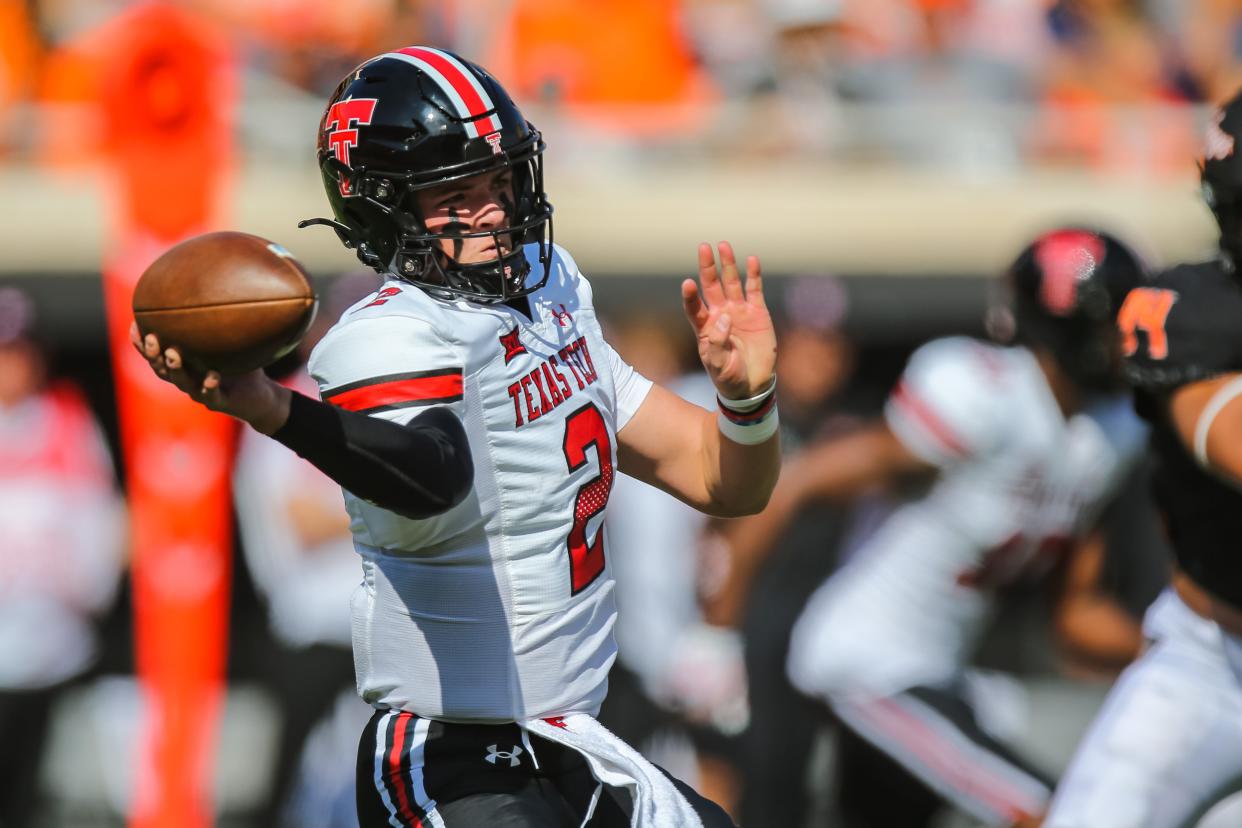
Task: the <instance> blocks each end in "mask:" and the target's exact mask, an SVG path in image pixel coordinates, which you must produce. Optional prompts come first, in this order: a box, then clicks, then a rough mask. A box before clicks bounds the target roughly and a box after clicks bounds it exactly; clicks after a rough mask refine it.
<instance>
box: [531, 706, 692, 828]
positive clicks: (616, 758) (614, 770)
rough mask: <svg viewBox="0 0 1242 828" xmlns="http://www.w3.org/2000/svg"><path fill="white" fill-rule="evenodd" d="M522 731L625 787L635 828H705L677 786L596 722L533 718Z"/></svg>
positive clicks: (578, 717)
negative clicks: (576, 757)
mask: <svg viewBox="0 0 1242 828" xmlns="http://www.w3.org/2000/svg"><path fill="white" fill-rule="evenodd" d="M522 727H524V728H525V729H526V730H528V731H530V732H531V733H534V734H535V735H536V736H540V737H542V738H544V739H547V740H548V741H549V742H556V743H557V744H560V745H565V746H566V747H570V748H573V749H574V750H576V751H577V752H578V753H580V754H582V756H583V757H584V758H585V759H586V760H587V764H588V765H589V766H590V768H591V773H592V774H594V776H595V778H596V779H598V780H599V781H600V782H602V783H603V784H605V785H611V786H613V787H616V788H625V789H626V790H627V791H628V792H629V794H630V799H631V801H632V802H633V805H634V810H633V813H632V815H631V819H630V825H631V826H632V828H703V823H702V821H700V820H699V816H698V814H696V813H695V812H694V808H692V807H691V806H690V803H689V802H688V801H687V800H686V798H685V797H684V796H682V795H681V792H680V791H678V790H677V788H676V786H675V785H673V783H672V781H671V780H670V779H669V778H668V777H667V776H665V775H664V774H663V773H662V772H661V771H660V769H659V768H657V767H656V766H655V765H653V764H651V763H650V762H648V761H647V760H646V759H645V758H643V756H642V754H640V753H639V752H638V751H636V750H634V748H632V747H630V746H629V745H627V744H626V743H625V742H623V741H622V740H621V739H620V738H619V737H618V736H617V735H616V734H614V733H613V732H612V731H610V730H609V729H608V728H606V727H604V726H603V725H602V724H600V723H599V722H598V721H596V720H595V719H594V718H593V717H591V716H588V715H586V714H585V713H571V714H569V715H567V716H557V717H555V718H552V719H530V720H528V721H526V722H523V723H522ZM584 824H585V823H584Z"/></svg>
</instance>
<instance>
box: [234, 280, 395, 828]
mask: <svg viewBox="0 0 1242 828" xmlns="http://www.w3.org/2000/svg"><path fill="white" fill-rule="evenodd" d="M379 285H380V279H379V277H378V276H377V275H376V274H375V273H374V272H373V271H361V272H355V273H347V274H344V275H342V276H339V277H337V278H336V279H335V280H333V282H332V284H331V286H330V287H328V288H327V289H326V290H325V291H323V297H322V299H321V301H320V307H319V313H318V315H317V316H316V318H315V321H314V322H313V323H312V325H311V329H310V330H309V331H308V332H307V334H306V337H305V338H304V339H303V340H302V342H301V343H300V344H299V345H298V347H297V349H296V350H295V351H294V352H293V353H292V354H290V355H289V356H288V357H286V358H284V359H282V360H281V361H280V362H278V363H277V364H275V365H273V366H271V367H270V368H269V369H268V374H270V375H271V376H273V377H276V378H277V379H279V380H280V381H281V382H282V383H283V384H285V385H286V386H288V387H289V388H290V389H293V390H295V391H297V392H299V393H302V394H308V395H315V394H317V393H318V390H317V388H316V386H315V381H314V380H313V379H311V376H310V374H309V373H307V370H306V360H307V358H308V357H309V356H310V353H311V350H312V349H313V348H314V347H315V345H316V344H317V343H318V342H319V340H320V339H322V338H323V335H324V334H325V333H327V331H328V328H330V327H331V326H332V325H333V324H334V323H335V321H336V319H337V318H338V317H340V315H341V313H342V312H343V311H344V310H345V309H346V308H348V307H349V306H350V305H352V304H354V303H355V302H357V301H358V300H359V299H361V298H362V297H363V296H366V295H368V294H370V293H374V292H375V291H376V290H377V289H378V288H379ZM233 494H234V500H235V503H236V509H237V521H238V531H239V532H240V540H241V545H242V550H243V552H244V553H245V561H246V565H247V567H248V568H249V571H250V577H251V580H252V581H253V582H254V584H255V586H256V588H257V589H258V591H259V592H260V594H261V595H262V596H263V599H264V602H265V604H266V609H267V614H268V620H269V624H270V627H271V632H272V636H273V638H274V639H275V643H276V646H275V647H273V648H272V649H270V650H269V651H267V652H265V653H264V654H263V656H262V659H261V660H262V665H263V666H262V673H263V676H264V677H265V678H266V679H267V680H268V681H269V682H270V684H271V688H272V690H273V692H274V693H275V694H276V697H277V698H278V699H280V706H279V711H280V717H281V718H280V721H279V722H278V723H277V726H278V728H279V732H280V736H279V741H278V745H279V747H278V752H277V755H276V758H275V763H274V769H275V778H274V779H273V784H272V787H271V792H270V794H269V797H268V802H267V804H266V806H265V808H264V810H263V812H262V813H261V814H260V815H259V816H258V818H259V819H260V821H261V822H262V824H265V825H271V826H278V825H291V826H297V827H298V828H336V827H337V826H351V825H357V817H356V816H355V814H354V763H353V756H352V754H353V747H354V745H353V744H352V741H351V743H350V744H347V745H341V744H339V743H338V744H332V738H331V734H333V733H335V732H337V731H340V730H345V731H349V732H351V736H350V739H351V740H352V739H353V738H354V736H355V735H356V734H357V732H358V730H360V729H361V728H362V726H363V725H365V724H366V719H367V716H368V715H369V708H368V707H367V706H366V705H365V704H363V703H362V702H361V701H360V700H359V699H358V698H357V693H356V691H355V690H354V661H353V656H352V654H351V653H350V625H349V596H350V595H351V594H352V593H353V591H354V588H355V587H356V586H357V585H358V579H359V571H358V554H357V553H356V552H355V551H354V542H353V535H352V534H350V531H349V515H348V514H346V513H345V511H344V510H343V509H342V508H341V487H340V486H338V485H337V484H336V483H334V482H333V481H332V480H331V479H330V478H329V477H327V476H326V475H325V474H324V473H323V472H321V471H319V470H318V469H316V468H315V467H314V466H313V465H311V464H310V463H309V462H307V461H306V460H303V459H302V458H301V457H298V456H297V455H296V454H294V453H293V452H292V451H290V450H289V449H287V448H285V447H284V446H282V445H281V444H280V443H277V442H275V441H274V440H269V439H267V438H266V437H264V436H263V435H261V434H259V433H257V432H255V431H252V430H250V429H247V430H245V431H243V432H242V436H241V440H240V444H239V446H238V451H237V460H236V466H235V467H234V472H233ZM338 709H339V710H340V711H341V715H342V717H343V718H345V719H346V720H350V719H352V722H353V726H352V727H350V726H349V725H348V724H347V725H346V726H345V727H343V728H336V727H333V725H332V722H331V718H332V714H334V713H335V712H336V711H337V710H338ZM351 713H352V715H351ZM312 731H316V732H317V733H318V734H319V736H320V738H319V740H318V741H319V742H324V743H326V744H325V745H324V746H323V747H322V748H321V749H320V750H318V751H317V752H315V753H314V754H312V753H311V752H309V751H307V750H304V748H306V746H307V745H308V744H310V742H309V739H308V737H310V736H311V733H312Z"/></svg>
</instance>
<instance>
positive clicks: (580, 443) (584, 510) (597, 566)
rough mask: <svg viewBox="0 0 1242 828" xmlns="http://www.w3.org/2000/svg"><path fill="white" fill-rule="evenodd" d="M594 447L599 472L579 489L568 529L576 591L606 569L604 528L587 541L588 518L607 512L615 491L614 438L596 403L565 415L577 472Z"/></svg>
mask: <svg viewBox="0 0 1242 828" xmlns="http://www.w3.org/2000/svg"><path fill="white" fill-rule="evenodd" d="M592 445H593V446H595V457H596V461H597V462H598V463H599V475H598V476H596V477H593V478H591V479H590V480H588V481H587V482H586V483H583V484H582V486H580V487H579V488H578V496H577V498H575V499H574V523H573V526H572V527H571V528H570V530H569V538H568V540H567V544H568V546H569V576H570V581H571V583H572V584H573V593H572V594H574V595H577V594H578V593H579V592H581V591H582V590H584V589H586V588H587V587H588V586H590V585H591V583H592V582H593V581H594V580H595V579H596V578H598V577H599V574H600V573H601V572H603V571H604V527H603V525H602V524H601V525H600V527H599V528H598V529H597V530H596V532H595V541H594V542H591V543H588V542H587V521H589V520H590V519H591V518H593V517H595V516H596V515H598V514H599V513H600V512H602V511H604V506H606V505H607V503H608V496H609V495H610V494H612V481H613V478H614V477H615V476H616V475H615V473H614V470H613V468H612V439H611V438H610V437H609V436H608V426H607V425H605V423H604V417H603V415H602V414H600V413H599V409H598V408H596V407H595V405H594V404H593V403H592V404H588V405H584V406H583V407H582V408H579V409H578V410H577V411H575V412H574V413H572V414H570V415H569V416H568V417H566V418H565V443H564V449H565V462H566V463H567V464H568V466H569V471H570V472H571V473H572V472H576V471H577V470H578V469H580V468H582V467H583V466H585V465H586V463H587V447H588V446H592Z"/></svg>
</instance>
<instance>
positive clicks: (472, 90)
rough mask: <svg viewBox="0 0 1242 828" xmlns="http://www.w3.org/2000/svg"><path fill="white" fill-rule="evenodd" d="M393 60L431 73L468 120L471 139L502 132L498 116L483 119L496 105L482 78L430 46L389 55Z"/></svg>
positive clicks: (459, 112) (454, 105) (461, 114)
mask: <svg viewBox="0 0 1242 828" xmlns="http://www.w3.org/2000/svg"><path fill="white" fill-rule="evenodd" d="M385 57H393V58H397V59H398V60H404V61H405V62H406V63H410V64H413V65H414V66H417V67H418V68H419V69H421V70H422V71H423V72H424V73H426V74H427V76H428V77H430V78H431V79H432V80H433V81H435V83H436V85H437V86H439V87H440V88H441V89H442V90H444V93H445V94H446V95H448V97H449V100H451V101H452V102H453V107H454V108H455V109H456V110H457V117H459V118H461V119H462V120H463V121H465V125H466V134H468V135H469V136H470V137H471V138H478V137H479V136H480V135H489V134H491V133H493V132H498V131H499V130H500V118H498V117H497V116H496V115H495V114H492V115H488V116H487V117H483V115H484V113H486V112H489V111H491V110H492V109H493V108H494V107H495V105H494V104H493V103H492V99H491V97H490V96H489V95H488V94H487V90H486V89H484V88H483V84H481V83H479V79H478V78H476V77H475V76H474V74H473V73H472V72H471V71H470V70H469V69H467V68H466V67H465V66H463V65H462V64H461V63H460V62H459V61H458V60H457V59H456V58H454V57H453V56H452V55H450V54H448V53H447V52H441V51H440V50H439V49H429V48H427V47H426V46H409V47H407V48H405V49H398V50H397V51H395V52H389V53H388V54H386V55H385Z"/></svg>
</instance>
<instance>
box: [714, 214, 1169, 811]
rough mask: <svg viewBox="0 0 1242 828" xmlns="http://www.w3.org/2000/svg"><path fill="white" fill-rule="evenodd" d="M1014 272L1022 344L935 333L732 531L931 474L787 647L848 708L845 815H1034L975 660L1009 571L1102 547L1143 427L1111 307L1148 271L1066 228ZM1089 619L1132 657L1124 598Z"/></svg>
mask: <svg viewBox="0 0 1242 828" xmlns="http://www.w3.org/2000/svg"><path fill="white" fill-rule="evenodd" d="M1007 279H1008V281H1009V285H1010V287H1011V289H1012V293H1013V304H1012V314H1013V321H1014V326H1013V335H1014V341H1015V343H1016V344H1015V345H1014V346H1012V347H999V346H996V345H991V344H987V343H984V342H981V341H978V340H974V339H966V338H950V339H941V340H937V341H934V342H931V343H929V344H927V345H924V346H923V347H922V348H920V349H919V350H918V351H917V352H916V353H915V354H914V355H913V356H912V357H911V359H910V362H909V364H908V366H907V367H906V370H905V372H904V374H903V376H902V379H901V381H900V382H899V383H898V385H897V387H896V390H895V391H894V392H893V393H892V395H891V397H890V399H889V402H888V405H887V407H886V410H885V418H884V419H883V420H882V421H880V422H877V423H873V424H870V425H868V426H866V427H863V428H859V429H856V430H855V431H853V432H851V433H849V434H847V435H845V436H843V437H839V438H837V439H829V440H826V441H820V442H817V443H815V444H812V445H811V446H809V447H808V449H807V451H806V452H805V453H803V454H802V455H800V456H798V457H797V458H796V459H795V460H794V461H792V462H791V463H790V465H789V466H788V467H787V468H786V470H785V473H784V474H783V476H782V480H781V483H780V485H779V486H778V488H777V493H776V494H775V495H774V498H773V501H772V504H771V505H770V506H769V508H768V510H767V511H765V512H764V513H763V514H762V515H760V516H758V517H756V518H752V519H749V520H747V521H743V522H741V523H740V524H739V525H738V526H737V527H736V530H735V532H734V533H733V538H732V540H733V543H734V548H735V550H736V551H737V553H738V554H739V555H740V556H741V557H743V558H746V557H748V556H750V555H754V554H756V552H755V550H756V549H762V548H766V547H767V546H769V545H770V544H771V541H772V538H773V537H774V536H775V535H776V533H777V532H779V531H780V530H781V529H783V527H784V524H785V523H786V522H787V521H788V520H789V518H790V516H791V515H793V514H795V513H796V511H797V509H798V508H799V507H800V506H802V505H803V504H806V503H808V502H811V501H815V500H819V499H825V498H834V497H835V498H839V497H842V496H846V495H850V494H852V493H855V492H858V491H860V490H864V489H866V488H867V487H871V486H876V485H878V484H886V483H893V482H895V481H898V480H902V479H907V480H909V479H922V480H923V481H925V484H926V486H927V489H926V493H925V494H924V495H923V496H921V497H919V498H917V499H915V500H913V501H911V502H910V503H909V504H907V505H905V506H903V507H901V508H899V509H898V510H897V511H896V512H895V513H894V514H893V515H892V516H891V517H890V518H889V519H888V520H887V521H886V522H885V523H884V525H883V526H882V527H881V528H880V529H879V530H877V531H876V532H875V534H873V535H872V536H871V537H870V538H869V539H868V540H867V541H866V542H864V544H863V545H862V547H861V548H860V549H859V551H858V552H857V554H855V555H854V556H852V557H851V558H850V560H849V561H848V562H847V563H846V564H845V566H844V567H843V568H842V569H841V570H840V571H839V572H838V573H837V574H836V575H834V576H833V577H832V578H831V579H830V580H828V581H827V583H825V584H824V585H823V586H822V587H821V588H820V589H819V590H818V591H817V592H816V594H815V595H814V596H813V597H812V598H811V600H810V602H809V604H808V605H807V607H806V609H805V611H804V612H803V614H802V617H801V618H800V619H799V621H798V623H797V626H796V628H795V630H794V634H793V639H792V642H791V645H790V655H789V673H790V676H791V678H792V680H793V682H794V684H795V685H796V686H797V687H799V688H800V689H801V690H802V691H803V692H805V693H807V694H808V695H810V696H813V697H816V698H819V699H821V700H823V701H826V702H827V703H828V704H829V705H830V706H831V707H832V710H833V712H834V713H835V715H836V716H837V717H838V718H839V719H840V720H841V722H842V724H843V725H844V727H843V729H842V731H841V736H840V741H839V749H838V756H837V763H836V764H837V768H838V773H839V782H838V786H837V790H838V796H839V798H840V799H839V805H840V810H841V812H842V816H843V817H844V819H845V820H846V824H848V825H850V826H851V828H885V827H886V826H893V825H902V826H920V825H930V824H931V823H932V820H933V819H934V818H935V817H936V816H937V814H938V812H939V811H940V810H941V808H942V803H943V802H944V801H947V802H950V803H952V804H953V805H955V806H956V807H957V808H959V809H960V810H962V811H965V812H967V813H970V814H971V815H973V816H974V817H975V818H977V819H979V820H981V821H983V822H985V823H986V824H990V825H997V826H1007V825H1020V826H1033V825H1037V824H1038V819H1039V817H1040V815H1041V814H1042V812H1043V808H1044V805H1045V801H1046V799H1047V797H1048V794H1049V790H1050V787H1051V783H1050V781H1049V780H1048V778H1047V777H1046V776H1045V775H1044V774H1043V773H1042V772H1040V771H1039V770H1037V769H1036V768H1034V767H1033V766H1032V765H1031V764H1030V763H1028V762H1026V761H1024V760H1023V759H1021V758H1019V757H1018V756H1017V755H1016V754H1015V753H1014V752H1013V751H1012V750H1010V749H1009V748H1007V747H1006V746H1005V745H1004V744H1002V742H1001V741H1000V740H999V739H997V738H996V736H995V735H994V734H993V732H991V730H992V725H993V724H994V722H995V721H996V720H995V719H994V718H992V717H990V716H989V712H990V711H989V709H988V707H987V701H988V700H987V697H986V694H985V692H984V691H986V683H985V682H984V681H982V680H980V679H979V678H978V677H977V675H976V674H974V673H973V672H972V671H970V670H969V669H968V661H969V659H970V657H971V655H972V652H973V649H974V647H975V645H976V644H977V642H978V639H979V636H980V635H981V633H982V631H983V629H984V626H985V622H986V620H987V618H988V616H989V614H990V612H991V609H992V602H993V600H994V596H995V594H996V591H997V590H998V589H1000V588H1001V587H1002V586H1004V585H1005V584H1008V583H1012V582H1015V581H1018V580H1020V579H1023V578H1030V577H1035V576H1039V575H1043V574H1046V573H1047V572H1049V571H1050V570H1052V569H1053V568H1055V567H1057V566H1068V568H1069V570H1070V571H1071V572H1072V571H1074V570H1075V569H1076V568H1078V567H1080V566H1083V565H1084V564H1080V563H1079V562H1078V560H1077V558H1076V556H1074V555H1073V554H1072V551H1073V550H1075V549H1078V550H1080V552H1081V554H1085V555H1099V554H1100V544H1099V543H1090V544H1086V545H1080V544H1075V541H1076V540H1079V539H1081V538H1082V536H1083V535H1084V534H1085V533H1086V532H1087V531H1088V530H1089V529H1090V528H1091V526H1092V525H1093V523H1094V522H1095V520H1096V518H1097V517H1098V515H1099V513H1100V510H1101V508H1102V506H1103V504H1104V503H1105V502H1106V501H1107V499H1108V498H1109V496H1110V495H1111V493H1112V492H1113V491H1114V489H1115V488H1116V486H1117V484H1118V482H1119V481H1120V479H1121V477H1122V476H1123V475H1124V473H1125V472H1126V471H1127V470H1128V467H1129V465H1130V463H1131V461H1132V460H1133V458H1134V456H1135V454H1136V450H1137V448H1138V446H1139V445H1140V442H1141V433H1142V430H1141V428H1139V427H1138V426H1137V424H1136V423H1134V422H1133V421H1131V422H1127V418H1128V414H1127V411H1126V406H1127V405H1128V400H1125V399H1121V398H1118V397H1117V396H1115V395H1111V396H1109V394H1110V392H1113V391H1115V384H1116V381H1117V380H1118V378H1119V375H1118V373H1117V372H1118V369H1119V353H1118V339H1119V337H1118V335H1117V333H1116V330H1115V328H1114V325H1113V315H1114V313H1115V311H1116V308H1117V306H1118V303H1119V302H1120V299H1121V297H1122V296H1124V295H1125V292H1126V291H1127V290H1128V289H1129V288H1130V287H1131V286H1132V285H1135V284H1140V283H1141V282H1142V281H1143V279H1144V273H1143V266H1142V264H1141V263H1140V261H1139V260H1138V258H1137V257H1136V256H1135V255H1134V254H1133V253H1132V252H1131V251H1130V250H1129V249H1128V248H1127V247H1126V246H1125V245H1124V244H1122V243H1121V242H1120V241H1118V240H1116V239H1115V238H1113V237H1111V236H1108V235H1106V234H1102V233H1098V232H1094V231H1089V230H1084V229H1078V228H1065V229H1058V230H1054V231H1051V232H1048V233H1045V234H1044V235H1042V236H1040V237H1039V238H1038V239H1036V240H1035V241H1034V242H1032V243H1031V244H1030V245H1029V246H1028V247H1027V248H1025V249H1024V250H1023V251H1022V253H1021V254H1020V255H1019V256H1018V257H1017V259H1016V260H1015V261H1014V263H1013V264H1012V265H1011V267H1010V268H1009V271H1008V273H1007ZM1101 396H1102V397H1103V398H1102V399H1101V398H1100V397H1101ZM1067 556H1069V557H1068V560H1065V558H1066V557H1067ZM1083 586H1084V587H1087V588H1089V587H1090V586H1091V584H1085V585H1083ZM1070 606H1072V604H1071V605H1070ZM1094 621H1095V623H1096V624H1097V625H1098V624H1101V623H1105V624H1110V625H1112V626H1113V628H1114V630H1113V636H1114V637H1117V638H1120V639H1121V640H1122V644H1121V645H1120V646H1121V648H1122V649H1123V650H1125V652H1126V655H1129V654H1130V653H1132V652H1133V651H1134V650H1136V649H1137V647H1138V633H1137V629H1136V628H1135V626H1134V624H1133V622H1132V621H1131V620H1130V619H1129V617H1128V616H1126V615H1124V614H1123V613H1122V612H1121V611H1120V610H1119V609H1116V610H1114V612H1112V613H1111V614H1106V615H1099V616H1097V617H1096V618H1095V619H1094Z"/></svg>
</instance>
